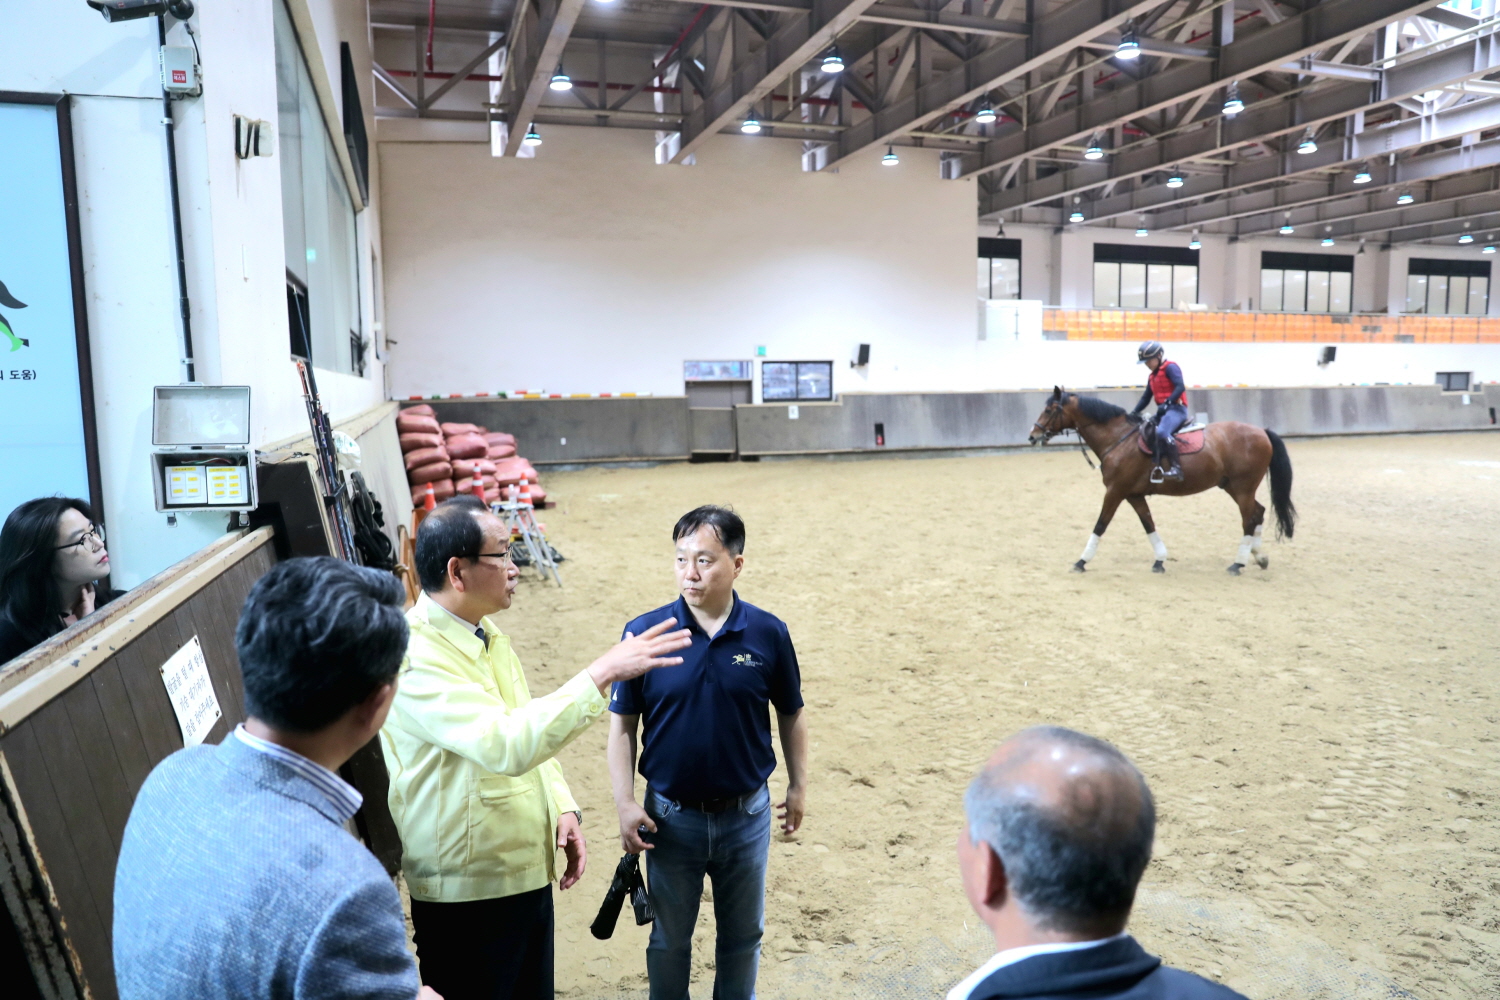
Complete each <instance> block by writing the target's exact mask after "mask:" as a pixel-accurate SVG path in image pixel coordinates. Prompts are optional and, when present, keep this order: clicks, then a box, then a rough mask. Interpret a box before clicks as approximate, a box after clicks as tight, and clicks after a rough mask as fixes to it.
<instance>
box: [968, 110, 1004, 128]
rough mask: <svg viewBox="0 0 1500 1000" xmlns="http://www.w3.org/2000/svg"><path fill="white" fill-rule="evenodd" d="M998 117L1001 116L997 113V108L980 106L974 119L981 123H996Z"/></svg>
mask: <svg viewBox="0 0 1500 1000" xmlns="http://www.w3.org/2000/svg"><path fill="white" fill-rule="evenodd" d="M998 117H1000V116H999V115H997V114H995V109H994V108H991V107H983V108H980V109H979V110H978V111H977V112H975V113H974V121H976V122H978V123H979V124H980V125H993V124H995V119H996V118H998Z"/></svg>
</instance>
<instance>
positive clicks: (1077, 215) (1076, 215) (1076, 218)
mask: <svg viewBox="0 0 1500 1000" xmlns="http://www.w3.org/2000/svg"><path fill="white" fill-rule="evenodd" d="M1068 221H1069V222H1082V221H1083V213H1082V212H1080V211H1078V209H1076V208H1075V209H1073V214H1072V215H1070V216H1068Z"/></svg>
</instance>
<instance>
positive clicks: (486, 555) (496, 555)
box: [474, 549, 510, 559]
mask: <svg viewBox="0 0 1500 1000" xmlns="http://www.w3.org/2000/svg"><path fill="white" fill-rule="evenodd" d="M474 558H475V559H509V558H510V549H506V550H505V551H504V552H481V553H479V554H478V555H476V556H475V557H474Z"/></svg>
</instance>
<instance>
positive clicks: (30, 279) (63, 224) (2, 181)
mask: <svg viewBox="0 0 1500 1000" xmlns="http://www.w3.org/2000/svg"><path fill="white" fill-rule="evenodd" d="M68 101H69V99H68V98H67V97H65V96H60V95H56V94H23V93H12V92H8V91H0V149H4V150H5V155H4V156H0V213H3V216H0V217H3V218H4V219H5V237H4V239H0V407H3V412H4V413H5V433H4V434H0V518H4V517H6V516H7V515H9V513H10V512H11V511H12V510H13V509H14V508H15V507H16V505H17V504H19V503H21V502H23V501H25V500H30V499H32V498H34V497H39V496H52V495H54V494H61V495H63V496H74V497H82V498H86V499H87V500H88V501H89V504H90V506H92V507H93V508H94V513H95V516H96V517H98V518H100V519H101V520H102V519H103V516H104V511H103V502H102V501H103V496H102V490H101V488H100V480H99V449H98V438H97V435H96V433H95V424H94V380H93V372H92V370H91V368H90V364H89V337H88V319H87V314H86V311H85V299H84V293H83V252H82V247H81V243H80V239H79V225H78V185H77V181H76V178H75V176H74V172H73V134H72V123H71V119H70V116H69V113H68Z"/></svg>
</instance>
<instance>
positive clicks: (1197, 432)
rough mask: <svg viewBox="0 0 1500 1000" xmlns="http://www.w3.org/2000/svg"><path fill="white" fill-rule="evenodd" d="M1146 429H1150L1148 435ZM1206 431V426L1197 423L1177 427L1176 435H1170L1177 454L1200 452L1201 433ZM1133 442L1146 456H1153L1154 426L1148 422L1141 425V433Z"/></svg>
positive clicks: (1154, 442) (1154, 450)
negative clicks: (1175, 445)
mask: <svg viewBox="0 0 1500 1000" xmlns="http://www.w3.org/2000/svg"><path fill="white" fill-rule="evenodd" d="M1147 428H1150V433H1149V435H1148V433H1147ZM1207 429H1208V425H1207V424H1197V423H1194V424H1184V425H1183V426H1182V427H1179V428H1178V429H1177V433H1176V434H1173V435H1172V437H1173V438H1174V439H1175V440H1176V441H1177V454H1179V455H1191V454H1193V453H1194V452H1198V451H1202V450H1203V432H1204V431H1205V430H1207ZM1135 441H1136V444H1137V445H1139V446H1140V449H1141V451H1143V452H1145V453H1146V454H1147V455H1155V454H1156V425H1155V424H1153V423H1150V422H1149V421H1148V422H1147V423H1144V424H1142V425H1141V432H1140V433H1139V434H1137V435H1136V436H1135Z"/></svg>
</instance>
